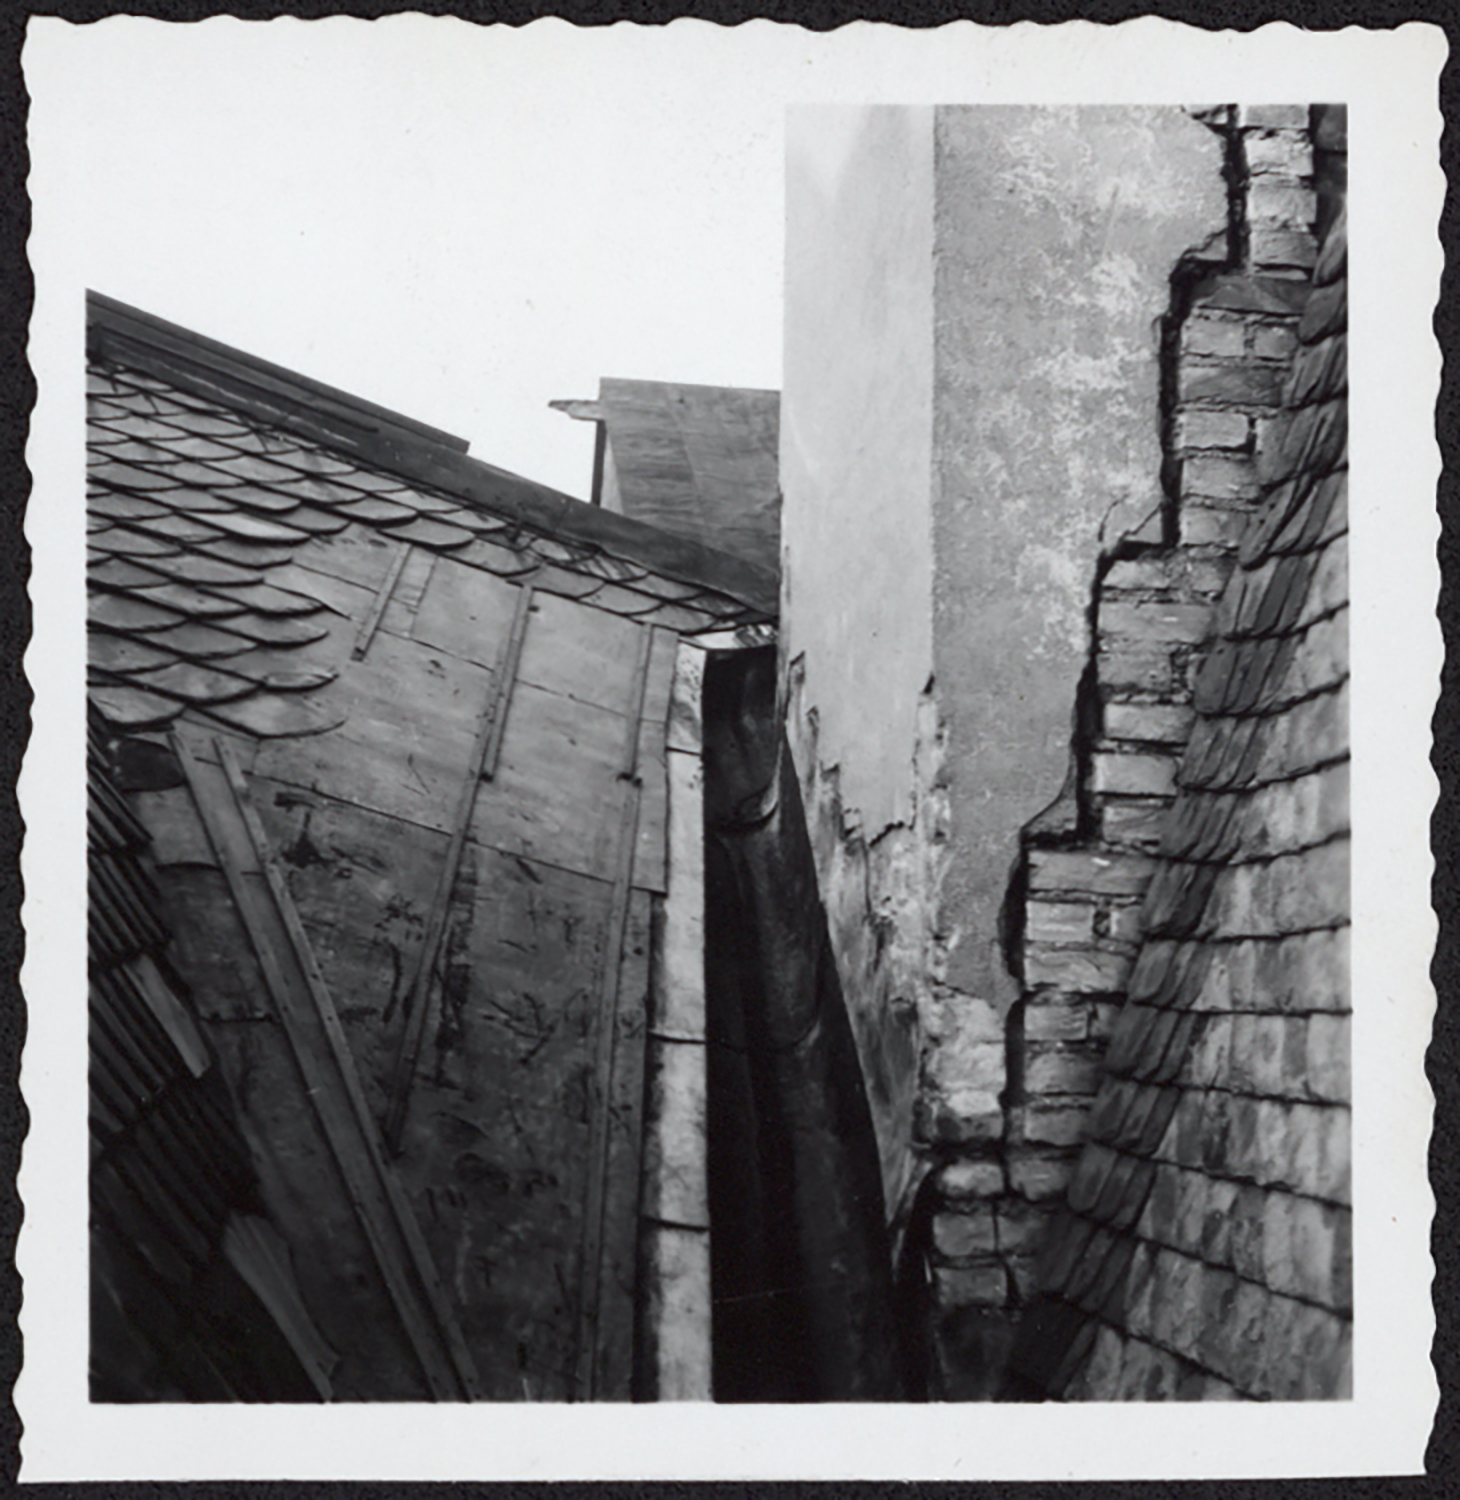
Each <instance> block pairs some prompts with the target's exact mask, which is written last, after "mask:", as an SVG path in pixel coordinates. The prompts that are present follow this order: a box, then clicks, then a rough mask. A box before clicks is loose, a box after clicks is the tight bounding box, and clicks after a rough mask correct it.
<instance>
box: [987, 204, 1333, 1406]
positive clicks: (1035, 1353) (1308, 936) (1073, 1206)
mask: <svg viewBox="0 0 1460 1500" xmlns="http://www.w3.org/2000/svg"><path fill="white" fill-rule="evenodd" d="M1346 271H1347V266H1346V250H1345V228H1344V220H1343V216H1342V214H1341V213H1340V215H1339V218H1338V219H1337V221H1336V222H1335V224H1334V226H1333V228H1332V230H1331V231H1330V233H1329V236H1328V238H1327V240H1326V242H1325V245H1324V248H1323V250H1322V252H1321V255H1320V257H1319V260H1318V264H1317V267H1316V270H1315V273H1314V278H1313V290H1312V293H1311V296H1310V297H1309V299H1308V301H1307V304H1306V308H1305V310H1304V313H1303V316H1302V319H1301V322H1300V325H1299V338H1300V347H1299V352H1298V356H1297V360H1296V364H1295V367H1294V369H1293V372H1292V375H1291V378H1290V382H1289V385H1288V388H1287V392H1286V397H1285V405H1286V408H1287V410H1286V414H1285V419H1284V421H1285V430H1284V431H1283V432H1282V433H1281V434H1280V441H1279V442H1276V443H1274V444H1273V445H1272V446H1271V450H1270V452H1271V456H1270V457H1268V458H1267V459H1266V460H1264V477H1265V480H1266V482H1267V483H1268V484H1269V486H1270V488H1269V490H1268V492H1267V495H1266V499H1265V503H1264V505H1263V507H1262V508H1261V510H1260V511H1259V512H1258V513H1257V514H1256V515H1255V516H1254V517H1253V519H1252V522H1251V523H1250V525H1249V529H1248V531H1247V533H1246V535H1245V537H1244V540H1243V544H1242V547H1241V552H1240V565H1239V567H1238V569H1237V570H1236V572H1235V573H1234V575H1233V577H1232V580H1231V583H1230V585H1229V587H1228V588H1227V590H1226V592H1225V594H1224V597H1223V599H1222V603H1221V606H1220V611H1219V617H1218V624H1217V631H1216V642H1215V645H1214V646H1213V648H1212V649H1211V650H1210V652H1209V654H1208V656H1207V657H1206V659H1205V661H1204V663H1203V665H1202V668H1201V671H1200V674H1199V677H1198V680H1197V683H1196V688H1195V702H1196V708H1197V711H1198V716H1199V717H1198V724H1197V728H1196V732H1195V733H1194V735H1193V737H1192V740H1191V743H1190V745H1189V748H1188V750H1187V752H1186V756H1185V759H1184V761H1183V763H1182V769H1181V774H1180V778H1179V784H1180V788H1181V791H1180V794H1179V796H1178V799H1177V801H1176V803H1175V804H1174V806H1173V808H1172V810H1171V812H1170V813H1169V814H1168V820H1167V822H1166V824H1165V827H1164V835H1163V841H1162V845H1161V862H1160V865H1159V866H1158V870H1157V873H1156V875H1155V877H1154V879H1153V881H1152V884H1151V887H1150V889H1149V891H1148V894H1147V897H1146V905H1145V910H1144V919H1145V929H1146V941H1145V944H1144V946H1143V949H1142V952H1141V955H1140V958H1139V961H1138V964H1137V966H1136V970H1135V973H1134V976H1133V979H1132V982H1131V986H1130V991H1129V999H1128V1002H1127V1004H1126V1006H1125V1008H1124V1010H1123V1011H1122V1013H1121V1015H1120V1017H1119V1019H1118V1021H1117V1024H1116V1027H1115V1030H1114V1035H1113V1037H1112V1040H1111V1043H1110V1048H1109V1052H1108V1055H1107V1059H1106V1069H1107V1076H1106V1078H1105V1080H1104V1082H1103V1083H1102V1086H1101V1090H1100V1093H1099V1096H1098V1098H1097V1101H1096V1105H1095V1109H1094V1113H1093V1116H1092V1128H1091V1138H1090V1143H1089V1144H1088V1145H1087V1146H1086V1147H1085V1150H1084V1152H1083V1154H1082V1155H1081V1158H1080V1161H1079V1165H1078V1168H1077V1171H1076V1174H1075V1177H1074V1179H1073V1181H1072V1183H1071V1185H1070V1189H1069V1193H1068V1198H1067V1203H1066V1206H1065V1209H1064V1210H1063V1217H1062V1218H1061V1220H1060V1221H1059V1222H1058V1223H1057V1224H1056V1226H1055V1227H1054V1229H1053V1230H1052V1233H1051V1235H1050V1239H1049V1241H1048V1243H1047V1247H1046V1252H1045V1256H1044V1260H1043V1265H1042V1287H1043V1291H1044V1295H1043V1297H1042V1298H1041V1300H1040V1301H1038V1302H1036V1304H1035V1305H1034V1306H1033V1307H1032V1308H1031V1309H1030V1312H1029V1314H1028V1316H1027V1319H1026V1324H1025V1327H1024V1329H1023V1331H1022V1333H1021V1338H1020V1342H1019V1346H1018V1348H1017V1349H1016V1353H1015V1360H1014V1368H1015V1370H1016V1373H1017V1375H1018V1377H1019V1378H1021V1379H1022V1380H1024V1381H1026V1382H1028V1383H1029V1385H1031V1386H1032V1387H1034V1388H1036V1389H1038V1390H1040V1391H1042V1392H1044V1393H1046V1394H1048V1395H1051V1396H1056V1397H1064V1398H1067V1399H1071V1398H1073V1399H1081V1398H1083V1399H1097V1400H1110V1399H1121V1398H1132V1397H1137V1398H1141V1397H1144V1398H1151V1397H1168V1396H1176V1397H1183V1398H1184V1397H1191V1396H1198V1397H1203V1396H1205V1397H1213V1396H1214V1397H1225V1398H1230V1397H1232V1396H1242V1397H1253V1398H1279V1399H1293V1398H1299V1397H1332V1396H1339V1395H1343V1394H1345V1393H1346V1391H1347V1388H1348V1386H1347V1383H1348V1380H1349V1373H1348V1369H1349V1365H1348V1361H1349V1352H1348V1351H1349V1340H1350V1326H1351V1323H1350V1320H1351V1286H1350V1280H1351V1275H1350V1206H1349V1167H1348V1162H1349V1154H1348V1153H1349V1129H1350V1119H1349V1082H1348V1068H1349V1032H1348V1023H1349V1009H1350V998H1349V985H1348V965H1347V943H1346V939H1347V927H1348V922H1349V905H1348V836H1349V823H1348V746H1349V740H1348V707H1347V692H1346V687H1347V679H1348V668H1347V629H1348V614H1347V606H1348V580H1347V520H1346V516H1347V467H1348V452H1347V370H1346V348H1345V345H1346Z"/></svg>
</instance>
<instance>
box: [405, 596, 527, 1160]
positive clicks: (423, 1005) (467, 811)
mask: <svg viewBox="0 0 1460 1500" xmlns="http://www.w3.org/2000/svg"><path fill="white" fill-rule="evenodd" d="M531 612H532V585H531V584H530V583H529V584H525V585H523V586H522V587H521V588H519V589H518V591H517V601H516V608H515V610H514V612H513V615H512V626H511V629H510V630H509V631H508V634H507V639H506V641H505V642H504V643H503V646H502V654H501V657H500V658H499V660H498V662H497V671H496V676H495V682H494V685H493V689H492V695H491V698H490V699H489V701H488V703H487V706H486V708H485V709H484V710H483V712H482V716H481V719H480V721H479V723H478V726H477V736H476V744H475V745H474V746H473V749H472V754H471V759H470V761H469V762H468V769H467V776H466V781H465V783H464V784H463V786H462V789H461V796H460V799H459V801H458V803H457V809H456V817H455V819H454V821H453V825H452V830H451V843H450V844H449V845H448V846H447V851H446V859H445V862H444V863H443V864H442V867H441V876H440V879H439V881H438V883H437V886H436V895H435V898H434V899H433V901H432V903H431V914H430V916H429V918H428V919H427V924H426V940H425V942H424V943H422V945H421V949H420V952H419V954H418V955H417V960H416V972H415V974H414V975H413V977H412V980H411V985H410V996H411V1006H410V1020H409V1022H408V1024H407V1026H406V1029H405V1031H404V1033H403V1034H402V1037H401V1048H400V1054H399V1056H398V1058H397V1060H396V1067H395V1074H394V1077H393V1079H392V1082H391V1090H390V1105H389V1109H388V1112H387V1114H386V1120H385V1140H386V1144H387V1145H388V1146H389V1148H390V1149H391V1151H398V1150H399V1149H400V1137H401V1129H402V1127H403V1126H404V1124H405V1115H406V1110H407V1109H408V1108H409V1103H410V1091H411V1082H412V1080H413V1079H414V1078H415V1076H416V1065H417V1063H418V1061H419V1059H420V1051H421V1039H422V1037H423V1036H424V1035H425V1033H426V1016H427V1011H428V1010H429V1009H430V1006H429V1003H428V1002H429V1001H430V998H431V982H432V979H433V978H434V976H435V973H436V960H437V957H438V955H439V953H440V950H441V938H442V935H443V934H444V933H445V930H446V913H447V908H448V905H449V904H450V901H451V891H452V888H453V886H454V885H455V884H456V874H457V870H458V868H459V867H460V865H461V852H462V849H463V848H464V847H465V844H466V836H467V831H468V829H469V828H470V827H471V815H472V810H473V808H474V807H475V806H476V797H477V788H478V787H479V786H480V785H481V783H482V782H483V781H490V780H491V779H492V778H493V777H494V776H495V775H496V772H497V760H498V757H499V756H500V755H501V753H502V736H503V734H504V733H505V732H506V727H507V713H508V710H509V709H510V707H511V704H512V689H513V687H514V685H515V684H516V681H517V667H518V663H519V662H520V661H521V659H522V644H523V641H524V640H525V639H526V636H527V621H528V617H529V615H530V614H531Z"/></svg>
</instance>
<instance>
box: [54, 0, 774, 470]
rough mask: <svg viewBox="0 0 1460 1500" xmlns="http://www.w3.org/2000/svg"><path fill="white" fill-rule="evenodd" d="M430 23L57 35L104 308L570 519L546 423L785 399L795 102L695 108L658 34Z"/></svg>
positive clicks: (557, 444)
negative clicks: (621, 399) (386, 412)
mask: <svg viewBox="0 0 1460 1500" xmlns="http://www.w3.org/2000/svg"><path fill="white" fill-rule="evenodd" d="M411 20H412V22H414V24H407V25H401V24H399V22H395V23H391V22H387V23H384V24H381V23H367V22H360V21H350V20H335V21H325V22H313V23H300V22H289V21H285V22H275V23H269V24H258V23H245V22H236V21H231V20H222V21H209V22H205V23H202V24H198V25H167V24H164V23H153V22H147V21H138V20H133V19H127V18H115V19H113V20H110V21H105V22H102V23H101V24H100V25H96V26H89V27H77V28H67V29H65V30H59V29H58V33H57V34H56V36H55V37H54V45H48V46H45V47H44V48H43V49H41V51H40V55H37V53H36V52H34V51H33V52H32V53H31V54H29V55H28V57H27V63H28V64H29V65H30V68H31V70H32V77H34V78H36V79H37V81H38V82H39V83H40V85H41V88H40V90H39V92H41V93H45V92H46V90H45V85H46V83H47V82H48V81H52V80H54V85H53V86H54V90H55V91H54V93H53V94H50V95H48V96H47V98H46V99H45V100H44V101H42V107H44V105H45V104H46V103H49V104H50V105H51V106H52V107H53V108H54V110H55V111H56V117H57V118H60V117H62V116H64V118H65V120H66V122H67V126H68V130H67V134H66V149H67V151H68V153H69V155H68V161H70V162H72V163H74V164H73V165H71V166H70V167H69V170H68V172H67V174H66V175H67V178H68V180H69V182H70V184H71V185H72V186H74V189H75V192H76V201H77V212H78V218H77V228H78V231H79V232H80V233H81V234H82V235H83V236H84V246H83V247H82V249H81V254H82V264H83V267H84V275H85V279H86V281H87V283H88V284H89V285H90V286H92V287H94V288H96V289H97V290H98V291H103V292H106V293H108V294H109V295H111V296H114V297H119V298H121V299H122V300H123V301H126V302H130V303H133V304H135V305H136V306H138V307H141V308H144V309H146V310H148V311H150V312H154V313H157V314H159V315H160V316H162V317H165V318H168V319H171V320H172V321H174V322H178V323H182V324H184V325H186V326H187V327H189V328H192V329H194V330H196V331H198V332H200V333H205V334H208V335H210V336H212V337H214V338H218V339H221V340H223V341H224V342H226V343H230V344H233V345H235V346H237V347H239V348H242V349H245V350H248V351H249V352H251V353H255V354H259V355H262V356H264V357H265V358H268V359H272V360H275V361H277V362H278V363H280V364H283V365H286V366H289V367H290V368H292V369H296V370H299V371H302V372H304V373H306V374H309V375H312V376H314V377H316V378H317V379H321V380H325V381H328V382H330V383H331V384H334V385H338V386H341V387H343V388H345V389H346V390H349V391H351V392H354V393H356V394H359V395H361V396H365V397H368V398H369V399H371V400H374V401H378V402H380V403H382V404H384V405H386V406H389V407H393V408H395V409H396V410H399V411H402V412H404V413H406V414H408V415H411V416H414V417H418V418H420V419H421V420H423V421H426V422H429V423H431V424H433V425H435V426H437V427H442V428H445V429H447V430H448V431H451V432H454V433H456V434H458V435H460V436H462V437H465V438H468V439H470V441H471V451H472V452H473V453H474V454H476V455H477V456H478V457H480V458H484V459H487V460H488V461H490V462H492V463H495V464H498V465H501V466H502V467H505V468H509V469H515V470H517V471H519V472H522V473H525V474H528V475H530V476H531V477H533V478H536V479H540V480H542V481H544V482H546V483H549V484H553V485H556V486H557V487H559V488H561V489H565V490H567V491H568V492H569V493H573V494H578V495H583V494H585V493H586V490H587V486H588V483H589V477H590V473H591V467H592V432H591V428H589V427H587V426H585V425H583V424H579V423H575V422H572V421H570V420H569V419H568V418H567V417H564V416H562V415H560V414H558V413H556V412H551V411H549V410H548V409H547V403H548V401H549V400H551V399H553V398H555V397H561V396H591V395H593V394H594V393H595V392H596V390H597V385H598V377H599V376H600V375H619V376H631V377H646V378H655V379H667V380H688V381H704V382H709V383H715V384H731V385H752V386H766V387H774V386H777V385H778V384H779V379H780V305H779V299H780V272H781V212H782V185H781V184H782V171H781V139H782V136H781V115H782V104H783V102H784V94H783V92H782V91H781V90H777V89H775V88H771V89H769V90H768V89H765V88H762V89H760V90H754V89H747V88H745V87H744V86H743V82H744V75H743V73H742V72H741V70H740V69H739V68H735V67H724V66H722V67H719V68H716V69H713V70H712V71H711V74H710V75H709V76H708V78H707V75H706V73H705V71H704V70H703V69H701V70H699V71H698V72H697V74H696V78H695V82H694V85H693V87H692V88H691V87H690V86H689V80H688V78H687V77H686V74H685V69H684V67H683V66H676V65H675V62H674V61H673V60H672V59H671V58H670V57H669V56H667V55H666V48H667V49H668V51H669V52H671V53H674V54H675V56H677V57H682V55H683V50H684V43H685V41H686V40H688V41H690V42H691V44H692V43H693V38H689V39H686V38H684V37H682V36H676V37H674V38H668V37H667V36H666V34H665V32H663V31H659V32H652V31H651V32H640V33H638V34H635V35H630V34H627V33H626V30H625V28H616V29H615V31H614V32H613V33H611V34H604V33H602V32H599V33H597V34H596V35H593V36H591V37H589V38H586V39H585V37H584V35H583V34H582V33H575V32H574V31H573V30H572V29H571V28H567V27H561V26H560V27H555V28H552V29H550V30H549V31H548V32H547V33H546V34H544V33H542V32H537V31H534V32H528V33H524V32H511V31H504V30H493V31H489V30H486V29H483V28H476V27H470V26H467V25H465V24H463V23H460V22H457V21H451V20H445V21H431V20H427V19H425V18H422V17H414V18H411ZM694 29H697V30H701V33H702V35H703V34H704V31H705V30H706V29H702V28H694ZM709 30H710V35H711V36H713V35H714V34H715V31H714V30H713V29H709ZM720 35H721V36H723V33H720ZM47 40H49V39H47ZM691 50H693V46H692V45H691ZM762 50H763V49H762ZM780 53H781V56H782V58H783V59H784V61H783V69H786V68H789V69H792V70H794V66H795V62H794V59H793V58H792V57H791V55H790V53H789V52H787V50H786V49H785V48H781V49H780ZM767 81H770V80H767ZM32 88H33V92H35V91H37V90H36V88H35V85H34V84H33V85H32Z"/></svg>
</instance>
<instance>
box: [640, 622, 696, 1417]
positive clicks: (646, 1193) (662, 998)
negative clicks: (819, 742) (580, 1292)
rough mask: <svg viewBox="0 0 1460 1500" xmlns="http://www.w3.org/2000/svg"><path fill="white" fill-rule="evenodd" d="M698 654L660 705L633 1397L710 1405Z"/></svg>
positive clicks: (683, 660) (680, 664) (682, 655)
mask: <svg viewBox="0 0 1460 1500" xmlns="http://www.w3.org/2000/svg"><path fill="white" fill-rule="evenodd" d="M703 666H704V653H703V652H702V651H700V650H699V649H698V648H696V647H694V646H689V645H686V644H684V643H682V642H681V643H680V645H679V649H678V654H677V658H676V662H675V672H674V682H673V689H672V692H671V696H670V702H669V746H668V750H667V752H666V759H667V761H668V768H667V769H668V775H667V778H666V780H667V784H668V798H667V800H668V837H667V843H668V855H667V860H666V864H667V877H666V889H665V893H664V895H663V896H661V897H656V898H655V913H654V942H653V965H652V970H651V985H650V997H651V998H650V1018H649V1045H648V1052H647V1057H646V1069H647V1072H648V1083H647V1088H646V1099H647V1104H646V1118H645V1122H644V1162H643V1179H642V1191H641V1205H642V1207H641V1214H642V1217H641V1221H640V1230H639V1239H640V1254H639V1279H640V1284H639V1288H638V1320H637V1323H638V1327H637V1343H638V1358H637V1362H636V1378H635V1385H636V1394H637V1395H638V1396H639V1397H640V1398H641V1399H644V1400H660V1401H708V1400H709V1399H711V1396H712V1394H713V1392H712V1389H711V1378H710V1372H711V1361H710V1220H709V1207H708V1203H709V1195H708V1176H707V1173H708V1162H707V1154H706V1153H707V1134H706V1113H705V1108H706V1099H705V1082H706V1079H705V970H704V963H705V959H704V920H705V918H704V913H705V887H704V852H705V851H704V810H703V767H702V762H701V735H700V688H701V682H702V679H703Z"/></svg>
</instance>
